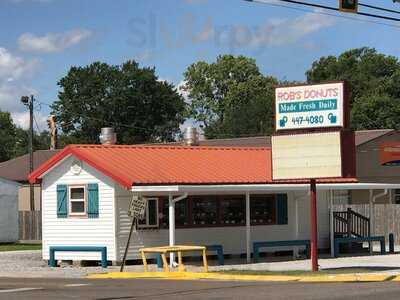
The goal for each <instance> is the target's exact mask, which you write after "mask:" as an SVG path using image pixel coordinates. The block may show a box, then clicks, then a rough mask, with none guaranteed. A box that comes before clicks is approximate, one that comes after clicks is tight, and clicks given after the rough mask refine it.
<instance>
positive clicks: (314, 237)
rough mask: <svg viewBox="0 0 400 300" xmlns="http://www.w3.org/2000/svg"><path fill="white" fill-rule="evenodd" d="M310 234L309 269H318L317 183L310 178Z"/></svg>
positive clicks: (314, 270)
mask: <svg viewBox="0 0 400 300" xmlns="http://www.w3.org/2000/svg"><path fill="white" fill-rule="evenodd" d="M310 229H311V232H310V236H311V269H312V271H313V272H316V271H318V220H317V184H316V180H315V179H311V180H310Z"/></svg>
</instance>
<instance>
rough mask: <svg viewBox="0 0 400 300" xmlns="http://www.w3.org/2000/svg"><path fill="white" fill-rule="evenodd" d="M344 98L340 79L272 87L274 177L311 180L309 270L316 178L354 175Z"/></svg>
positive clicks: (314, 264)
mask: <svg viewBox="0 0 400 300" xmlns="http://www.w3.org/2000/svg"><path fill="white" fill-rule="evenodd" d="M348 100H349V99H348V93H347V90H346V86H345V83H344V82H342V81H340V82H327V83H322V84H309V85H292V86H280V87H277V88H276V89H275V134H274V135H273V136H272V139H271V143H272V178H273V180H278V181H280V182H282V181H285V180H301V181H305V182H309V183H310V241H311V269H312V271H318V222H317V221H318V220H317V184H316V181H317V179H319V178H323V179H325V180H326V179H329V178H336V179H338V178H345V177H347V178H354V176H355V141H354V133H353V132H352V131H351V130H348V128H349V108H348V107H349V101H348Z"/></svg>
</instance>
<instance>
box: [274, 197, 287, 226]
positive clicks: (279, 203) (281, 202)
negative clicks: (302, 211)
mask: <svg viewBox="0 0 400 300" xmlns="http://www.w3.org/2000/svg"><path fill="white" fill-rule="evenodd" d="M276 211H277V223H278V224H280V225H284V224H287V223H288V203H287V194H278V195H276Z"/></svg>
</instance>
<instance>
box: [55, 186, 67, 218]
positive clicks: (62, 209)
mask: <svg viewBox="0 0 400 300" xmlns="http://www.w3.org/2000/svg"><path fill="white" fill-rule="evenodd" d="M67 199H68V187H67V186H66V185H65V184H59V185H57V218H66V217H68V200H67Z"/></svg>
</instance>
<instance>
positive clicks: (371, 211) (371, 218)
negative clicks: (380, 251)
mask: <svg viewBox="0 0 400 300" xmlns="http://www.w3.org/2000/svg"><path fill="white" fill-rule="evenodd" d="M373 194H374V191H373V190H369V224H370V225H369V227H370V232H369V234H370V235H371V236H373V235H374V226H375V224H374V204H373ZM368 244H369V252H370V253H371V254H372V252H373V244H372V243H371V242H369V243H368Z"/></svg>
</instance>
